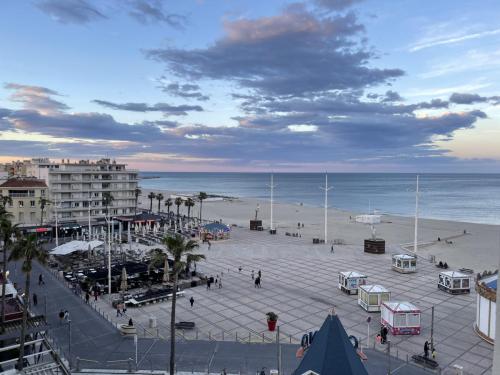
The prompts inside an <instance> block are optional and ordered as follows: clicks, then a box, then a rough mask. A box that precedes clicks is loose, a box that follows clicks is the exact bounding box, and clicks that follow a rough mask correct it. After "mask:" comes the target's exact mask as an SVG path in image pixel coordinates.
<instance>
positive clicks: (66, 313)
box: [64, 310, 69, 321]
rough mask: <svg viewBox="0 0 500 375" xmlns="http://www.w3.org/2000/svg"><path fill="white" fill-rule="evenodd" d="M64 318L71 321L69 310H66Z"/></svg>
mask: <svg viewBox="0 0 500 375" xmlns="http://www.w3.org/2000/svg"><path fill="white" fill-rule="evenodd" d="M64 320H65V321H69V312H68V310H65V311H64Z"/></svg>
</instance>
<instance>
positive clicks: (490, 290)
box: [474, 274, 498, 344]
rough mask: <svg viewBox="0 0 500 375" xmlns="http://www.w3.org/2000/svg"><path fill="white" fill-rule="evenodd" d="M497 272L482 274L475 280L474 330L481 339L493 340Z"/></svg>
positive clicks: (490, 341)
mask: <svg viewBox="0 0 500 375" xmlns="http://www.w3.org/2000/svg"><path fill="white" fill-rule="evenodd" d="M497 281H498V274H495V275H488V276H484V277H482V278H481V279H478V280H477V282H476V291H477V306H476V322H475V323H474V330H475V331H476V333H477V334H478V335H479V337H481V338H482V339H483V340H485V341H487V342H489V343H490V344H493V343H494V342H495V327H496V306H497V303H496V302H497Z"/></svg>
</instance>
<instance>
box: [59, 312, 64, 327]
mask: <svg viewBox="0 0 500 375" xmlns="http://www.w3.org/2000/svg"><path fill="white" fill-rule="evenodd" d="M63 319H64V311H63V310H61V311H59V323H60V324H62V322H63Z"/></svg>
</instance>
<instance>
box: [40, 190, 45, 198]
mask: <svg viewBox="0 0 500 375" xmlns="http://www.w3.org/2000/svg"><path fill="white" fill-rule="evenodd" d="M41 192H42V197H45V189H42V191H41Z"/></svg>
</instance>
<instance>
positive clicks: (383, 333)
mask: <svg viewBox="0 0 500 375" xmlns="http://www.w3.org/2000/svg"><path fill="white" fill-rule="evenodd" d="M388 332H389V330H388V329H387V327H386V326H382V328H381V329H380V336H382V344H385V343H386V342H387V333H388Z"/></svg>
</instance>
